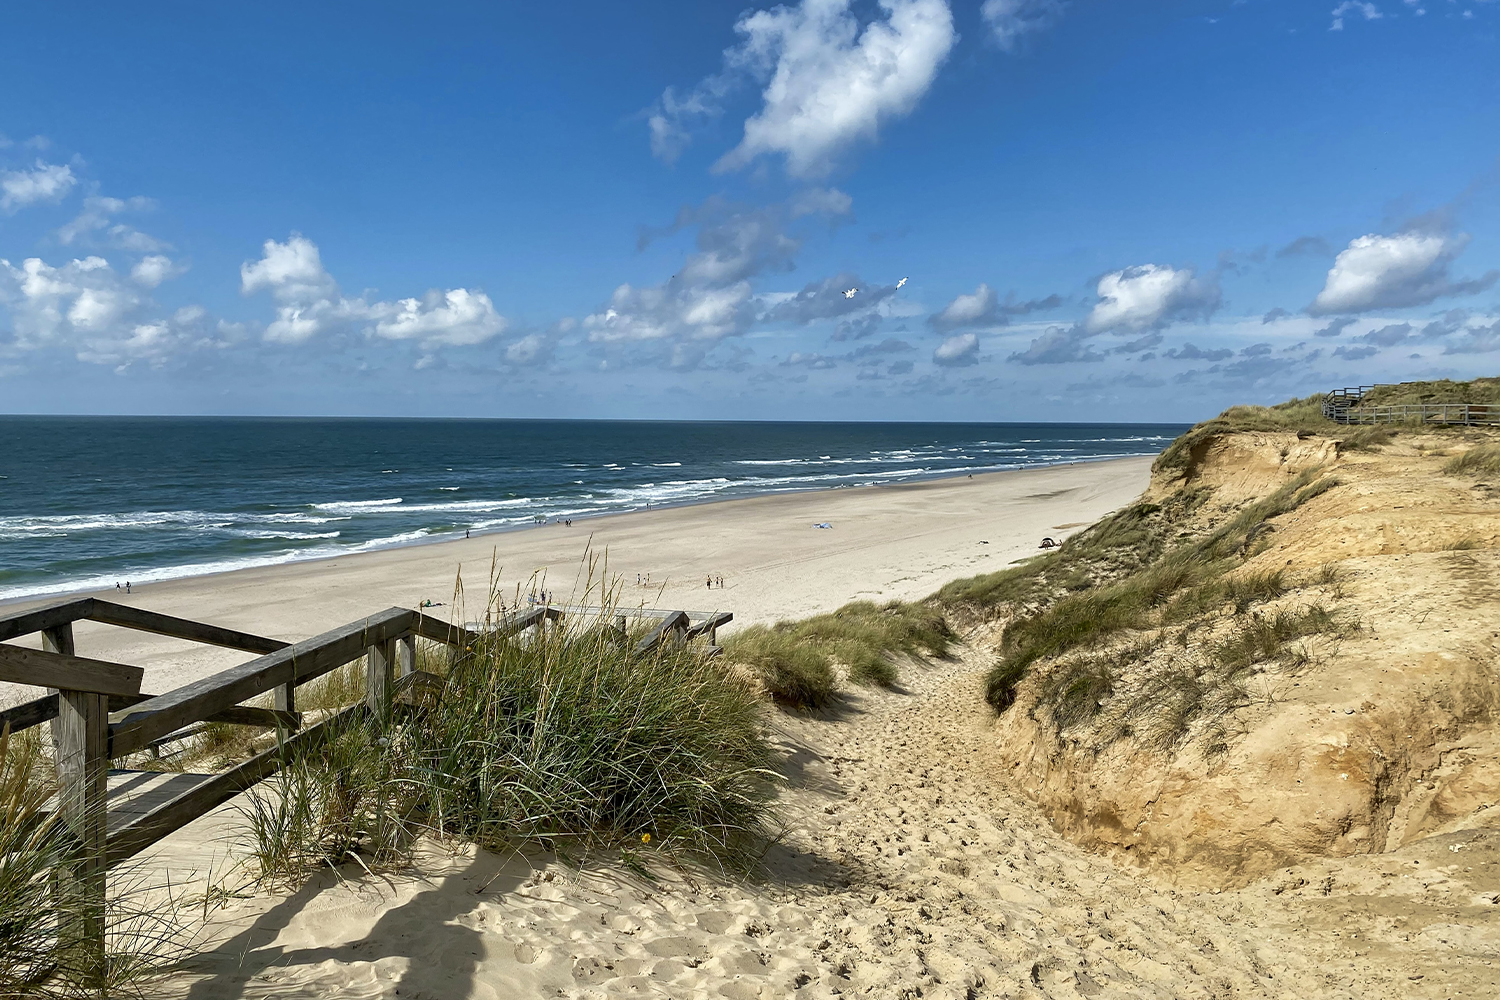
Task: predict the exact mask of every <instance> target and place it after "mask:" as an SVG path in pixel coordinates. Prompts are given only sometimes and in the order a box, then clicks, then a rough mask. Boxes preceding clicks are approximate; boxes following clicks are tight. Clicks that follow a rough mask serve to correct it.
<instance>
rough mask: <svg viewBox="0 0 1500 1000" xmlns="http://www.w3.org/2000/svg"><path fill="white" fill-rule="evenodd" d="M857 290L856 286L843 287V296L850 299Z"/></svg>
mask: <svg viewBox="0 0 1500 1000" xmlns="http://www.w3.org/2000/svg"><path fill="white" fill-rule="evenodd" d="M857 291H859V289H858V288H846V289H844V298H846V299H852V298H854V293H855V292H857Z"/></svg>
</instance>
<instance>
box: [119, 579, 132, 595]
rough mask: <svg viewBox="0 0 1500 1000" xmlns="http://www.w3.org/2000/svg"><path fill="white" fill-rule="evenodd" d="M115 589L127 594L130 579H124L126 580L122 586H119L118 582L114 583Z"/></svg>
mask: <svg viewBox="0 0 1500 1000" xmlns="http://www.w3.org/2000/svg"><path fill="white" fill-rule="evenodd" d="M115 589H116V590H123V591H125V593H127V594H128V593H130V581H129V580H126V581H125V586H124V587H121V586H120V585H119V584H118V583H116V584H115Z"/></svg>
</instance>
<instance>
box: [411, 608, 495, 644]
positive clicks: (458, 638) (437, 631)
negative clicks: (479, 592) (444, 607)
mask: <svg viewBox="0 0 1500 1000" xmlns="http://www.w3.org/2000/svg"><path fill="white" fill-rule="evenodd" d="M411 630H412V631H413V632H415V633H416V634H417V635H419V636H421V637H422V638H424V639H431V640H432V641H433V642H442V643H447V644H448V645H450V646H464V647H468V646H472V645H474V643H475V641H476V640H478V638H479V633H478V632H473V631H470V630H469V629H466V628H464V627H463V626H462V625H450V624H449V623H448V622H445V621H443V620H442V619H440V618H432V617H430V616H428V615H424V614H422V613H421V612H420V611H417V612H414V618H413V620H412V623H411Z"/></svg>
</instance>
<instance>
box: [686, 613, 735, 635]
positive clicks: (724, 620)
mask: <svg viewBox="0 0 1500 1000" xmlns="http://www.w3.org/2000/svg"><path fill="white" fill-rule="evenodd" d="M732 621H734V615H732V614H730V613H729V612H728V611H720V612H718V613H716V614H713V615H710V616H709V617H707V618H705V619H704V620H703V621H701V622H698V623H697V624H695V625H693V626H692V627H691V628H689V629H688V630H687V637H688V638H689V639H696V638H698V637H699V636H700V635H707V636H712V635H713V633H715V632H717V631H718V630H719V629H721V628H723V627H724V626H725V625H728V624H729V623H730V622H732Z"/></svg>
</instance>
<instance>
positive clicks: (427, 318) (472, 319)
mask: <svg viewBox="0 0 1500 1000" xmlns="http://www.w3.org/2000/svg"><path fill="white" fill-rule="evenodd" d="M370 314H371V315H372V316H373V317H375V318H376V319H375V326H374V333H375V335H376V336H377V337H384V338H385V339H387V340H420V341H422V342H423V343H424V344H433V345H438V344H443V345H448V346H452V347H459V346H467V345H471V344H482V343H484V342H485V341H486V340H489V339H490V338H491V337H493V336H495V335H496V334H499V333H501V332H502V331H504V329H505V318H504V317H503V316H501V315H500V314H499V313H497V312H496V311H495V306H494V303H492V302H491V301H490V297H489V296H488V295H485V294H484V293H483V292H471V291H469V290H468V289H467V288H454V289H450V290H448V291H446V292H438V291H430V292H428V293H427V295H426V296H425V297H423V298H422V299H421V300H418V299H402V300H400V301H399V302H394V303H376V304H375V305H374V306H372V307H370Z"/></svg>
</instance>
